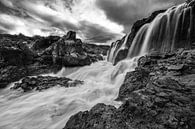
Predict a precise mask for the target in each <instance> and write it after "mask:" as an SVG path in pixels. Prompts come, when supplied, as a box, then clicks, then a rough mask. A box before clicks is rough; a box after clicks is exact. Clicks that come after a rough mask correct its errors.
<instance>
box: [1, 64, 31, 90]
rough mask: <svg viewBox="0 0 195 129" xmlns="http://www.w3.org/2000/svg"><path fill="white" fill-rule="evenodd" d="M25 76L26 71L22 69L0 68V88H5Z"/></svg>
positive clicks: (16, 67) (15, 67)
mask: <svg viewBox="0 0 195 129" xmlns="http://www.w3.org/2000/svg"><path fill="white" fill-rule="evenodd" d="M27 75H28V71H27V69H26V68H24V67H18V66H6V67H0V88H5V87H6V86H7V85H8V84H9V83H11V82H15V81H18V80H19V79H21V78H23V77H25V76H27Z"/></svg>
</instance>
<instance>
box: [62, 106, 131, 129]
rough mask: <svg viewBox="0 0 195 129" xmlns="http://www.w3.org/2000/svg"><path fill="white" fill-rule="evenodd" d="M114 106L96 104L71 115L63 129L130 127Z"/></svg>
mask: <svg viewBox="0 0 195 129" xmlns="http://www.w3.org/2000/svg"><path fill="white" fill-rule="evenodd" d="M120 117H121V116H120V114H118V113H117V110H116V108H115V107H114V106H107V105H105V104H97V105H96V106H94V107H93V108H92V109H91V110H90V111H85V112H79V113H77V114H76V115H74V116H72V117H71V118H70V120H69V121H68V122H67V124H66V126H65V127H64V128H63V129H130V127H129V126H128V125H127V123H125V121H123V120H122V119H120Z"/></svg>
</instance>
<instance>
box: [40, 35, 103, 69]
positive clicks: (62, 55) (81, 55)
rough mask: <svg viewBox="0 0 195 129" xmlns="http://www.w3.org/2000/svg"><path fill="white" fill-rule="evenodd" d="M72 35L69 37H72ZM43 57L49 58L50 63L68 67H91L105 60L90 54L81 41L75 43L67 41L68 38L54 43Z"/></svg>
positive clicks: (97, 55) (98, 55)
mask: <svg viewBox="0 0 195 129" xmlns="http://www.w3.org/2000/svg"><path fill="white" fill-rule="evenodd" d="M71 33H72V32H70V34H67V35H71ZM72 35H74V33H73V34H72ZM69 39H70V38H69ZM77 41H78V40H77ZM41 56H42V57H43V58H45V57H47V58H46V61H48V60H47V59H48V58H49V59H52V61H51V60H50V61H51V62H52V63H53V64H55V65H61V66H68V67H74V66H84V65H90V64H91V63H93V62H96V61H98V60H102V59H103V58H102V56H101V55H100V54H97V53H95V54H91V53H88V51H86V50H85V49H84V48H83V45H82V43H81V42H80V41H78V42H75V41H74V40H67V38H61V39H60V40H59V41H57V42H55V43H53V44H52V46H50V48H48V49H46V51H45V52H44V53H43V54H42V55H41Z"/></svg>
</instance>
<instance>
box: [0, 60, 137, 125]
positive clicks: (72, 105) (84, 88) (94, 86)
mask: <svg viewBox="0 0 195 129" xmlns="http://www.w3.org/2000/svg"><path fill="white" fill-rule="evenodd" d="M136 62H137V58H132V59H130V60H123V61H121V62H120V63H118V64H117V65H116V66H113V65H112V63H110V62H107V61H100V62H97V63H94V64H92V65H90V66H85V67H80V68H75V69H69V68H63V69H62V70H61V71H59V72H58V73H57V74H50V75H52V76H57V77H64V76H66V77H68V78H71V79H78V80H83V81H84V84H83V85H79V86H77V87H72V88H62V87H57V86H56V87H54V88H50V89H48V90H45V91H42V92H38V91H37V92H35V91H32V92H30V93H22V92H20V91H11V90H9V88H7V89H4V90H2V91H0V129H62V128H63V127H64V126H65V124H66V122H67V121H68V119H69V118H70V116H72V115H74V114H76V113H78V112H79V111H85V110H89V109H91V108H92V107H93V106H94V105H96V104H97V103H105V104H110V105H114V106H116V107H118V106H120V105H121V102H116V101H115V99H116V98H117V96H118V92H119V88H120V86H121V84H122V83H123V81H124V78H125V75H126V73H127V72H129V71H132V70H134V68H135V67H136V64H137V63H136ZM44 76H46V75H44ZM12 85H13V84H12Z"/></svg>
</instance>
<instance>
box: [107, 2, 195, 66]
mask: <svg viewBox="0 0 195 129" xmlns="http://www.w3.org/2000/svg"><path fill="white" fill-rule="evenodd" d="M194 3H195V2H194V1H192V2H191V3H184V4H181V5H178V6H175V7H172V8H170V9H168V10H167V11H165V12H163V13H162V12H161V13H160V14H158V15H157V16H156V17H155V18H154V19H153V21H152V22H151V23H148V22H146V21H147V20H145V24H144V25H143V26H141V28H140V29H139V30H138V32H135V31H132V32H131V33H132V34H131V33H130V34H129V35H127V36H126V39H128V38H129V39H131V38H132V37H133V35H134V34H133V33H136V34H135V37H133V40H132V41H129V40H121V42H119V43H120V44H123V45H121V46H123V48H124V45H125V47H126V49H128V54H126V55H125V57H121V58H122V59H124V58H132V57H134V56H141V55H144V54H146V53H148V52H151V51H158V52H162V53H164V52H171V51H174V50H176V49H178V48H186V49H188V48H194V47H195V4H194ZM151 17H152V15H151ZM151 17H149V18H148V19H150V18H151ZM142 22H144V20H143V21H142ZM137 24H138V25H136V24H135V26H136V27H137V26H139V24H140V23H137ZM116 44H117V43H116ZM115 46H116V45H115ZM118 46H120V45H118ZM128 46H129V47H128ZM123 48H117V49H118V50H115V48H113V49H114V50H113V49H111V50H112V51H114V52H115V53H114V54H113V53H112V56H111V57H113V58H112V59H109V61H111V62H115V63H117V62H118V61H119V60H121V58H120V59H116V57H117V56H121V55H119V54H118V53H119V51H120V50H123ZM108 57H110V56H108Z"/></svg>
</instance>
